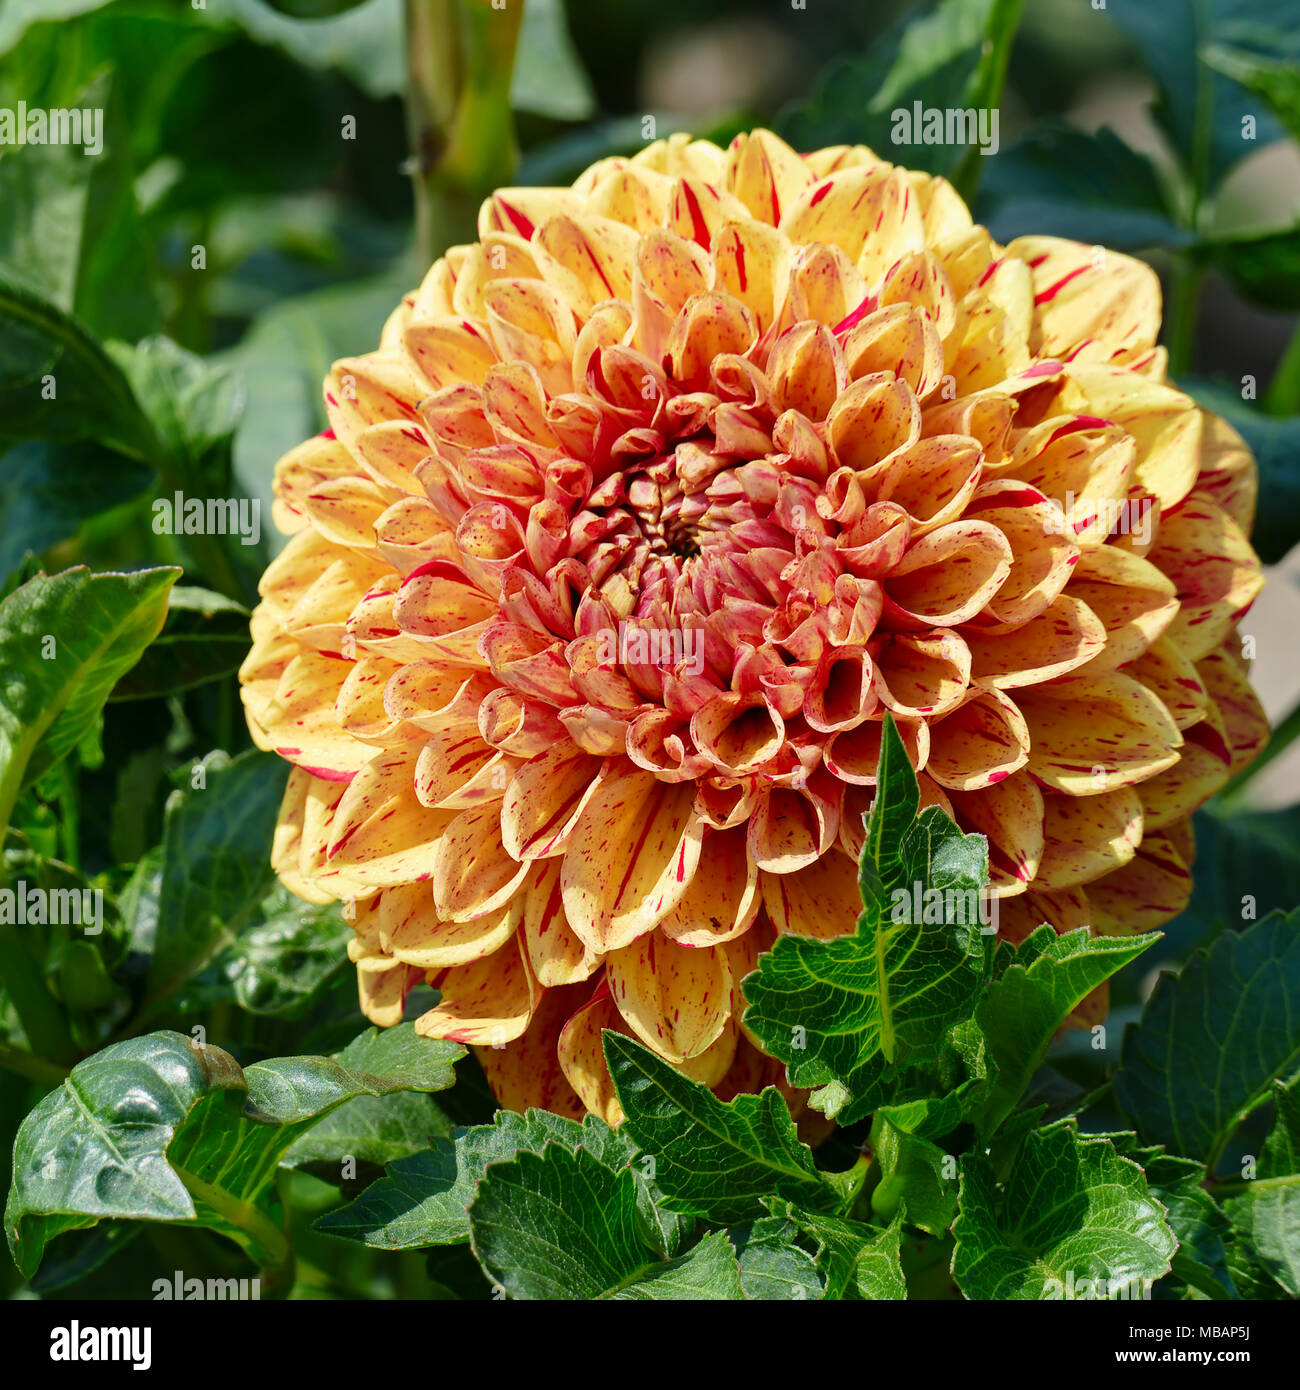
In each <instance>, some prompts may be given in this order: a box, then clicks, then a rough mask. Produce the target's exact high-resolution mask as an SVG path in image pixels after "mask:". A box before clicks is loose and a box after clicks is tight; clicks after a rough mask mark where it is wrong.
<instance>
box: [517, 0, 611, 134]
mask: <svg viewBox="0 0 1300 1390" xmlns="http://www.w3.org/2000/svg"><path fill="white" fill-rule="evenodd" d="M510 105H511V106H513V107H514V108H515V109H516V110H518V111H535V112H537V114H538V115H541V116H549V117H551V119H552V120H557V121H585V120H586V119H587V118H588V117H589V116H591V115H593V114H594V113H595V110H596V98H595V94H594V93H593V92H592V90H591V83H590V82H589V81H588V79H587V74H586V73H585V72H584V71H583V68H582V62H581V60H580V59H579V58H578V55H577V53H575V52H574V48H573V40H572V39H570V38H569V27H568V21H567V20H566V19H565V15H564V4H563V0H529V3H528V4H526V5H525V6H524V18H523V23H522V25H521V26H520V29H519V42H518V47H517V48H516V50H515V66H514V72H513V73H512V75H511V80H510Z"/></svg>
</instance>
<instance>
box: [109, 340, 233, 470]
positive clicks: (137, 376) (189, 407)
mask: <svg viewBox="0 0 1300 1390" xmlns="http://www.w3.org/2000/svg"><path fill="white" fill-rule="evenodd" d="M109 352H110V353H111V355H112V356H113V357H114V358H115V359H116V361H117V362H118V365H119V366H120V367H121V368H122V370H123V373H124V374H125V376H126V378H127V380H128V381H129V382H130V384H131V389H132V390H133V392H134V393H135V397H136V399H137V400H138V401H139V403H140V408H141V409H142V410H143V411H144V413H145V414H146V415H147V416H148V418H149V421H150V423H151V425H152V427H153V431H154V435H155V437H156V438H157V440H158V442H159V450H158V454H157V458H158V461H159V463H160V465H161V466H162V468H163V474H164V477H165V478H167V479H169V480H170V481H171V482H172V483H174V484H175V485H177V486H188V487H189V488H190V489H191V490H192V493H193V494H194V495H203V496H208V495H216V494H219V493H222V492H224V491H225V490H227V489H228V488H229V484H230V441H231V438H232V436H233V435H234V432H235V429H236V427H237V426H238V424H239V421H240V417H241V415H242V414H243V409H244V385H243V382H242V381H241V380H240V379H239V376H238V375H237V374H236V373H235V372H234V371H232V370H231V369H230V368H228V367H226V368H214V367H210V366H209V365H208V364H207V363H206V362H204V360H203V359H202V358H201V357H196V356H195V355H194V354H193V353H190V352H186V351H185V349H184V348H181V347H178V346H177V345H176V344H175V343H173V342H172V341H171V339H170V338H162V337H158V338H146V339H145V341H144V342H142V343H140V344H139V345H138V346H136V347H134V348H127V347H125V346H124V345H123V344H121V343H112V344H110V345H109Z"/></svg>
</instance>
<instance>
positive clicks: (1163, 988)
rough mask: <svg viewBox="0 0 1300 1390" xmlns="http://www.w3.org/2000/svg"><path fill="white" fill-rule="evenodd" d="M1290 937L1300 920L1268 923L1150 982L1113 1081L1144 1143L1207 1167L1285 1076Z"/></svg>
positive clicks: (1294, 980)
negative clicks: (1147, 996) (1175, 972)
mask: <svg viewBox="0 0 1300 1390" xmlns="http://www.w3.org/2000/svg"><path fill="white" fill-rule="evenodd" d="M1298 927H1300V915H1294V914H1293V915H1292V916H1290V917H1283V916H1281V915H1275V916H1273V917H1270V918H1268V919H1267V920H1265V921H1263V922H1260V923H1258V924H1257V925H1255V926H1253V927H1251V928H1249V929H1248V930H1246V931H1244V932H1241V933H1232V932H1229V933H1227V934H1225V935H1223V936H1221V937H1219V939H1218V940H1217V941H1215V942H1214V943H1213V944H1212V945H1211V946H1210V948H1209V950H1208V951H1198V952H1197V953H1196V954H1195V955H1194V956H1193V957H1192V958H1191V960H1189V961H1188V962H1187V964H1186V965H1185V966H1184V967H1183V969H1182V972H1181V974H1179V975H1177V976H1174V975H1168V974H1165V975H1162V976H1161V977H1160V979H1159V981H1158V982H1157V984H1156V987H1155V989H1154V990H1153V991H1152V994H1151V997H1150V999H1148V1000H1147V1004H1146V1008H1145V1009H1144V1010H1143V1012H1142V1021H1141V1023H1140V1025H1138V1026H1136V1027H1130V1028H1129V1029H1128V1030H1127V1031H1126V1033H1125V1035H1124V1044H1123V1051H1122V1054H1121V1060H1120V1068H1119V1071H1118V1072H1117V1073H1116V1075H1115V1098H1116V1100H1118V1102H1119V1104H1120V1106H1121V1107H1122V1108H1123V1110H1124V1112H1125V1114H1126V1115H1128V1117H1129V1119H1130V1120H1132V1121H1133V1123H1134V1125H1135V1127H1136V1128H1137V1131H1138V1133H1139V1134H1140V1135H1141V1136H1142V1137H1143V1139H1145V1140H1146V1141H1147V1142H1148V1143H1155V1144H1163V1145H1165V1147H1166V1148H1168V1149H1170V1150H1172V1151H1173V1152H1175V1153H1179V1154H1186V1155H1187V1156H1188V1157H1191V1158H1197V1159H1200V1160H1202V1161H1203V1162H1204V1163H1206V1164H1207V1165H1209V1166H1213V1164H1214V1162H1215V1160H1216V1159H1217V1157H1218V1155H1219V1153H1220V1151H1221V1150H1222V1147H1223V1144H1224V1142H1225V1141H1226V1140H1227V1138H1228V1136H1229V1135H1230V1134H1231V1132H1232V1131H1233V1130H1234V1129H1235V1128H1236V1127H1237V1125H1238V1124H1239V1123H1240V1122H1241V1121H1242V1119H1244V1118H1245V1116H1246V1115H1248V1114H1249V1113H1250V1112H1251V1111H1252V1110H1254V1109H1255V1107H1256V1106H1258V1105H1261V1104H1263V1102H1264V1101H1265V1100H1267V1099H1268V1097H1269V1094H1270V1091H1271V1090H1272V1084H1273V1081H1274V1079H1282V1080H1287V1079H1289V1078H1290V1077H1291V1076H1292V1075H1294V1074H1295V1071H1296V1068H1297V1067H1298V1066H1300V1030H1297V1028H1296V1024H1295V1020H1296V1017H1297V1015H1300V930H1298V929H1297V928H1298ZM1171 1058H1176V1059H1177V1062H1176V1064H1171V1060H1170V1059H1171Z"/></svg>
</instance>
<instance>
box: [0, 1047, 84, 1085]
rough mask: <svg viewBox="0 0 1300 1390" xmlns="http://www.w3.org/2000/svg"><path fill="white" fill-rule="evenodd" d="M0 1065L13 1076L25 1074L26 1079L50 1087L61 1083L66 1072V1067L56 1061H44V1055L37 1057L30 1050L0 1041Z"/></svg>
mask: <svg viewBox="0 0 1300 1390" xmlns="http://www.w3.org/2000/svg"><path fill="white" fill-rule="evenodd" d="M0 1067H3V1068H4V1069H5V1071H11V1072H13V1074H14V1075H15V1076H25V1077H26V1078H27V1080H28V1081H35V1082H38V1083H39V1084H40V1085H42V1086H47V1087H49V1088H51V1089H53V1087H55V1086H60V1085H62V1084H63V1079H64V1078H65V1077H66V1076H67V1074H68V1069H67V1067H61V1066H60V1065H59V1064H58V1063H57V1062H49V1061H46V1059H45V1058H44V1057H37V1056H35V1055H34V1054H33V1053H31V1052H24V1051H23V1050H22V1049H21V1048H17V1047H10V1046H9V1044H8V1043H0Z"/></svg>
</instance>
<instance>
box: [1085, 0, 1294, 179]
mask: <svg viewBox="0 0 1300 1390" xmlns="http://www.w3.org/2000/svg"><path fill="white" fill-rule="evenodd" d="M1107 13H1108V14H1109V15H1110V16H1111V17H1112V18H1113V19H1114V21H1115V22H1116V24H1118V25H1119V26H1120V28H1121V29H1123V30H1124V31H1125V32H1126V33H1127V34H1128V35H1129V37H1130V38H1131V39H1132V40H1133V41H1134V42H1135V43H1136V44H1137V46H1138V48H1139V50H1140V51H1141V54H1142V58H1143V60H1144V62H1145V64H1146V67H1147V69H1148V71H1149V72H1150V73H1151V75H1152V76H1153V77H1154V78H1155V80H1156V82H1157V84H1158V85H1159V88H1160V95H1161V98H1162V99H1161V102H1160V104H1159V105H1158V107H1157V111H1156V114H1157V115H1158V116H1159V118H1160V122H1161V124H1162V125H1163V127H1164V129H1165V131H1166V132H1167V133H1168V134H1169V137H1170V139H1171V140H1172V141H1173V144H1174V147H1175V149H1176V150H1177V152H1178V154H1179V155H1180V156H1181V158H1182V159H1183V162H1184V164H1185V165H1186V167H1187V168H1188V169H1189V170H1190V171H1191V172H1192V175H1193V178H1194V179H1195V182H1196V184H1197V186H1198V187H1199V188H1200V189H1201V191H1202V192H1205V191H1208V190H1209V188H1211V187H1212V186H1213V185H1214V184H1215V183H1216V182H1217V181H1218V180H1219V179H1220V178H1221V177H1222V175H1223V174H1224V173H1226V172H1227V170H1228V169H1229V168H1231V166H1232V165H1233V164H1235V163H1236V162H1237V161H1238V160H1240V159H1244V158H1245V157H1246V156H1247V155H1248V154H1253V153H1254V152H1255V151H1256V150H1258V149H1262V148H1263V147H1264V146H1265V145H1267V144H1269V143H1270V142H1272V141H1274V140H1276V139H1278V138H1279V136H1280V134H1281V132H1280V131H1279V130H1278V128H1277V126H1276V124H1275V123H1274V122H1273V121H1271V120H1270V119H1269V118H1268V116H1267V113H1263V112H1261V111H1260V110H1259V106H1258V103H1257V102H1255V101H1254V100H1252V99H1251V97H1250V96H1249V95H1248V94H1247V93H1246V92H1245V91H1244V90H1243V89H1242V87H1241V86H1240V85H1238V83H1237V82H1235V81H1232V80H1230V79H1229V78H1228V77H1226V76H1224V75H1223V74H1222V73H1221V72H1216V71H1214V69H1213V68H1211V67H1209V66H1207V63H1206V59H1207V56H1208V55H1209V53H1210V52H1211V51H1212V50H1213V49H1214V48H1215V47H1217V46H1218V45H1220V44H1222V43H1225V42H1229V41H1230V40H1231V36H1232V34H1233V33H1234V29H1235V27H1236V26H1237V25H1238V24H1241V23H1242V21H1243V20H1244V19H1245V18H1246V17H1245V16H1244V15H1243V13H1242V6H1241V5H1240V4H1239V3H1238V0H1144V3H1141V4H1136V3H1125V4H1122V5H1121V4H1116V5H1111V6H1110V7H1109V9H1108V10H1107ZM1298 23H1300V11H1297V8H1296V6H1295V4H1294V0H1276V4H1275V5H1273V7H1272V9H1271V12H1270V13H1269V15H1268V16H1267V18H1266V19H1264V18H1263V17H1261V19H1260V20H1258V21H1255V22H1250V21H1246V26H1245V27H1246V28H1247V30H1248V32H1249V34H1250V37H1251V39H1252V46H1258V47H1261V48H1264V49H1274V48H1285V47H1286V44H1287V41H1288V36H1289V35H1290V34H1293V33H1294V32H1295V30H1296V27H1297V24H1298ZM1247 116H1254V117H1256V118H1257V127H1258V128H1257V130H1256V133H1255V138H1254V139H1253V140H1249V139H1246V138H1245V134H1244V127H1243V124H1242V122H1243V118H1245V117H1247Z"/></svg>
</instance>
